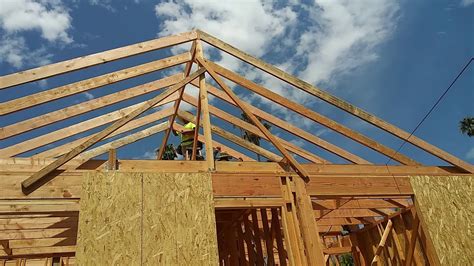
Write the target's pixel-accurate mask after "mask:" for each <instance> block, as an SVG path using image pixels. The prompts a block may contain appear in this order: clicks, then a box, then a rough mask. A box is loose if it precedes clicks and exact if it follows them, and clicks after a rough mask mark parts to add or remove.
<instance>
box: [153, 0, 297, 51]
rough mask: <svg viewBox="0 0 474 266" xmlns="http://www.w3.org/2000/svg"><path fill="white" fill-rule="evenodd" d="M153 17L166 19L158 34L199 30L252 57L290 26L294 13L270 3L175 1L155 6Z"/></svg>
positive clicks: (294, 18) (293, 20) (294, 16)
mask: <svg viewBox="0 0 474 266" xmlns="http://www.w3.org/2000/svg"><path fill="white" fill-rule="evenodd" d="M155 11H156V15H157V16H158V17H163V18H166V20H165V21H164V22H163V25H162V31H161V32H160V34H159V35H161V36H166V35H170V34H175V33H180V32H185V31H189V30H192V29H193V28H199V29H201V30H204V31H206V32H208V33H210V34H213V35H216V36H218V37H219V38H221V39H223V40H225V41H226V42H229V43H231V44H233V45H235V46H237V47H239V48H240V49H242V50H244V51H246V52H248V53H251V54H253V55H256V56H263V55H264V54H265V52H266V49H267V48H268V45H269V44H270V43H271V41H272V38H275V37H277V36H279V35H281V34H282V33H284V30H285V27H288V26H290V25H292V24H293V23H294V22H295V20H296V14H295V13H294V12H293V11H292V10H291V8H289V7H284V8H275V7H273V5H272V4H271V3H270V2H267V1H264V2H261V1H253V0H252V1H246V2H245V4H242V3H240V2H238V1H214V0H202V1H191V0H178V1H167V2H163V3H160V4H158V5H156V7H155Z"/></svg>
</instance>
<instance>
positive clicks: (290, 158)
mask: <svg viewBox="0 0 474 266" xmlns="http://www.w3.org/2000/svg"><path fill="white" fill-rule="evenodd" d="M196 59H197V60H198V62H199V63H201V65H202V66H203V67H204V68H206V70H207V72H208V73H209V75H211V77H212V78H213V79H214V80H215V81H216V83H217V84H219V86H220V87H221V88H222V89H223V90H224V91H225V92H226V93H227V94H228V95H229V96H230V98H232V100H233V101H234V102H235V103H236V104H237V105H238V106H239V108H240V109H242V111H243V112H244V113H245V114H246V115H247V117H248V118H249V119H250V121H252V123H253V124H254V125H255V126H257V127H258V128H259V129H260V131H262V133H263V134H264V135H265V136H266V137H267V138H268V140H270V142H271V143H272V144H273V145H274V146H275V147H276V148H277V149H278V150H279V151H280V152H281V154H282V155H283V156H284V157H285V159H286V161H287V162H288V164H289V165H290V166H291V167H292V168H293V169H294V170H295V172H296V173H297V174H298V175H299V176H300V177H301V178H302V179H303V180H305V182H309V175H308V174H307V173H306V171H305V170H304V169H303V168H302V167H301V165H300V164H299V163H298V162H297V161H296V160H295V158H293V156H292V155H291V154H289V153H288V152H287V151H286V149H285V147H283V145H282V144H281V143H280V142H279V141H278V140H277V139H276V138H275V137H274V136H273V135H272V133H270V131H268V129H267V128H266V127H265V126H264V125H262V123H261V122H260V120H258V118H257V117H256V116H255V115H254V114H253V113H252V112H251V111H250V110H249V109H248V108H247V106H246V105H245V104H243V102H242V101H241V100H240V99H239V97H237V95H235V93H234V92H233V91H232V90H231V89H230V88H229V87H228V86H227V85H226V84H225V83H224V81H222V80H221V78H220V77H219V76H218V75H217V74H216V72H214V69H213V68H212V66H211V65H209V64H208V63H207V62H206V61H205V60H204V59H203V58H199V57H197V58H196Z"/></svg>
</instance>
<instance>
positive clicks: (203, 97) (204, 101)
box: [196, 41, 216, 171]
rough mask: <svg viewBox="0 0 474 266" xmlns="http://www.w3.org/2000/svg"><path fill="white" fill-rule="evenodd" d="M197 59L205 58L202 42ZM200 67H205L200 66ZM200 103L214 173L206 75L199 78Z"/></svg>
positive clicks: (209, 158) (198, 47) (209, 162)
mask: <svg viewBox="0 0 474 266" xmlns="http://www.w3.org/2000/svg"><path fill="white" fill-rule="evenodd" d="M196 55H197V56H196V59H198V60H200V59H203V58H204V52H203V50H202V45H201V41H197V44H196ZM199 67H204V65H202V64H199ZM199 101H200V103H201V108H202V128H203V133H204V138H205V142H204V143H205V144H206V162H207V165H208V168H209V170H211V171H213V170H214V169H215V168H216V166H215V164H214V151H213V149H212V146H211V145H210V143H212V134H211V116H210V115H209V100H208V93H207V84H206V74H205V73H204V74H202V75H201V76H199Z"/></svg>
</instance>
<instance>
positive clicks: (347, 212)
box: [314, 208, 395, 220]
mask: <svg viewBox="0 0 474 266" xmlns="http://www.w3.org/2000/svg"><path fill="white" fill-rule="evenodd" d="M377 210H378V211H377ZM393 213H395V211H394V210H393V209H391V208H387V209H337V210H314V216H315V217H316V220H319V219H323V218H347V217H349V218H362V217H382V216H389V215H390V214H393Z"/></svg>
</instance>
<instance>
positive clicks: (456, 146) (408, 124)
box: [0, 0, 474, 164]
mask: <svg viewBox="0 0 474 266" xmlns="http://www.w3.org/2000/svg"><path fill="white" fill-rule="evenodd" d="M192 28H200V29H202V30H204V31H206V32H209V33H210V34H212V35H214V36H216V37H218V38H221V39H223V40H224V41H226V42H229V43H230V44H232V45H234V46H236V47H238V48H240V49H242V50H243V51H246V52H248V53H250V54H252V55H255V56H257V57H260V58H262V59H264V60H265V61H267V62H269V63H272V64H275V65H277V66H278V67H280V68H282V69H284V70H285V71H287V72H290V73H292V74H295V75H296V76H298V77H300V78H302V79H304V80H306V81H308V82H310V83H312V84H314V85H318V86H320V87H321V88H322V89H324V90H327V91H329V92H331V93H333V94H335V95H337V96H338V97H341V98H343V99H345V100H347V101H349V102H351V103H353V104H355V105H357V106H359V107H361V108H363V109H365V110H367V111H369V112H371V113H374V114H376V115H377V116H379V117H381V118H383V119H385V120H387V121H389V122H391V123H393V124H395V125H397V126H399V127H401V128H402V129H404V130H406V131H411V130H412V129H413V128H414V127H415V126H416V125H417V123H418V122H419V121H420V120H421V119H422V117H423V116H424V115H425V113H426V112H427V111H428V110H429V108H430V107H431V106H432V105H433V104H434V102H435V101H436V99H437V98H438V96H439V95H440V94H441V93H442V92H443V91H444V89H445V88H446V87H447V86H448V85H449V84H450V82H451V81H452V80H453V78H454V77H455V76H456V74H457V73H458V71H459V70H460V69H461V68H462V66H463V65H464V64H465V63H466V62H467V61H468V60H469V59H470V58H471V57H472V56H473V55H474V2H473V1H470V0H462V1H399V2H395V1H378V0H377V1H375V0H374V1H371V0H364V1H326V0H317V1H314V2H313V1H302V2H300V1H288V2H268V1H263V2H262V1H250V0H248V1H229V2H225V3H223V2H222V1H212V0H207V1H199V2H195V1H188V0H180V1H166V2H159V1H147V0H135V1H133V0H117V1H111V0H109V1H107V0H103V1H100V0H90V1H87V0H83V1H79V0H70V1H67V0H63V1H61V0H42V1H32V0H0V75H5V74H9V73H13V72H16V71H20V70H24V69H28V68H32V67H36V66H39V65H44V64H47V63H51V62H58V61H62V60H66V59H70V58H74V57H78V56H83V55H87V54H91V53H95V52H99V51H103V50H108V49H112V48H116V47H120V46H124V45H128V44H132V43H136V42H140V41H145V40H149V39H152V38H156V37H160V36H166V35H169V34H175V33H180V32H184V31H188V30H190V29H192ZM184 49H188V46H182V47H180V48H174V49H165V50H162V51H158V52H153V53H149V54H145V55H141V56H137V57H133V58H129V59H125V60H120V61H117V62H113V63H110V64H107V65H103V66H99V67H93V68H90V69H86V70H84V71H80V72H77V73H76V72H74V73H69V74H66V75H63V76H60V77H55V78H49V79H47V80H46V81H41V82H34V83H31V84H26V85H22V86H18V87H14V88H9V89H5V90H2V91H0V99H1V102H4V101H8V100H11V99H14V98H18V97H22V96H25V95H28V94H31V93H34V92H39V91H42V90H47V89H50V88H54V87H57V86H60V85H63V84H66V83H69V82H71V81H78V80H82V79H85V78H89V77H93V76H96V75H99V74H103V73H108V72H111V71H114V70H118V69H120V68H124V67H128V66H132V65H134V64H137V63H143V62H147V61H150V60H152V59H158V58H163V57H166V56H170V55H171V54H173V53H179V52H181V51H183V50H184ZM206 52H207V53H208V54H210V55H212V57H211V59H212V60H215V61H216V62H218V63H220V64H222V65H224V66H226V67H228V68H230V69H232V70H234V71H237V72H239V73H240V74H242V75H244V76H245V77H247V78H249V79H252V80H255V81H257V82H258V83H260V84H263V85H265V86H267V87H268V88H270V89H272V90H274V91H276V92H278V93H280V94H282V95H284V96H285V97H288V98H290V99H292V100H295V101H298V102H300V103H302V104H304V105H305V106H307V107H308V108H311V109H313V110H315V111H318V112H320V113H322V114H324V115H326V116H328V117H330V118H333V119H334V120H336V121H338V122H340V123H342V124H344V125H346V126H348V127H350V128H353V129H355V130H357V131H360V132H362V133H363V134H365V135H367V136H369V137H371V138H373V139H375V140H378V141H380V142H382V143H384V144H386V145H387V146H390V147H392V148H394V149H397V148H398V146H399V145H400V144H401V140H399V139H396V138H395V137H393V136H391V135H389V134H387V133H384V132H382V131H381V130H379V129H376V128H374V127H373V126H370V125H368V124H366V123H363V122H361V121H360V120H358V119H356V118H354V117H351V116H349V115H347V114H345V113H343V112H341V111H339V110H337V109H336V108H334V107H331V106H329V105H328V104H326V103H322V102H320V101H318V100H316V99H315V98H313V97H310V96H308V95H307V94H305V93H303V92H301V91H298V90H297V89H295V88H291V87H288V86H287V85H285V84H283V83H282V82H280V81H278V80H276V79H273V78H271V77H269V76H268V75H266V74H264V73H263V72H261V71H259V70H256V69H254V68H251V67H249V66H245V65H243V64H242V63H240V62H239V61H238V60H235V59H233V58H232V57H230V56H228V55H224V54H219V53H216V52H215V51H213V50H211V49H210V48H206ZM178 70H179V69H173V70H169V71H163V72H160V73H153V74H150V75H145V76H143V77H140V78H135V79H131V80H127V81H124V82H120V83H117V84H114V85H111V86H105V87H102V88H99V89H95V90H92V91H90V92H89V93H87V94H86V93H82V94H78V95H75V96H72V97H67V98H64V99H61V100H57V101H54V102H51V103H48V104H43V105H40V106H37V107H34V108H31V110H25V111H20V112H18V113H15V114H11V115H7V116H3V117H1V119H0V126H1V127H4V126H6V125H10V124H14V123H16V122H18V121H21V120H24V119H27V118H30V117H34V116H36V115H39V114H43V113H47V112H51V111H54V110H57V109H60V108H63V107H66V106H68V105H71V104H76V103H80V102H83V101H87V100H89V99H92V98H97V97H100V96H103V95H106V94H110V93H112V92H116V91H120V90H122V89H125V88H128V87H131V86H135V85H138V84H141V83H143V82H148V81H152V80H155V79H158V78H161V77H164V76H165V75H166V74H169V73H174V72H176V71H178ZM229 85H233V84H231V83H229ZM473 87H474V66H471V67H470V68H469V69H468V70H467V71H466V72H465V73H464V75H463V76H462V77H461V78H460V79H459V80H458V82H457V83H456V84H455V86H454V87H453V88H452V89H451V91H450V92H449V93H448V94H447V95H446V96H445V98H444V99H443V101H442V102H441V103H440V105H439V106H438V108H437V109H436V110H435V111H434V112H433V113H432V114H431V116H430V117H429V118H428V120H426V121H425V123H424V124H423V125H422V126H421V128H420V129H419V130H418V131H417V132H416V133H415V135H416V136H419V137H421V138H422V139H424V140H426V141H428V142H430V143H432V144H434V145H437V146H439V147H440V148H442V149H444V150H446V151H448V152H450V153H452V154H454V155H456V156H458V157H460V158H462V159H464V160H466V161H469V162H471V163H474V139H472V138H468V137H467V136H465V135H461V134H460V132H459V130H458V122H459V120H460V119H462V118H463V117H464V116H467V115H471V116H472V115H474V104H473V102H474V88H473ZM233 89H234V90H235V91H236V92H237V93H239V95H240V96H241V97H243V98H244V99H246V100H247V101H249V102H250V103H252V104H253V105H255V106H258V107H260V108H262V109H264V110H266V111H268V112H272V113H273V114H275V115H276V116H278V117H280V118H282V119H286V120H288V121H292V122H293V123H294V124H295V125H298V126H299V127H301V128H303V129H305V130H307V131H309V132H311V133H313V134H316V135H319V136H320V137H321V138H323V139H325V140H328V141H330V142H332V143H334V144H336V145H338V146H341V147H343V148H346V149H347V150H349V151H351V152H353V153H356V154H358V155H360V156H361V157H363V158H365V159H367V160H369V161H373V162H375V163H382V164H383V163H385V162H386V161H387V158H386V157H384V156H380V155H378V154H377V153H375V152H373V151H371V150H370V149H368V148H365V147H363V146H361V145H359V144H357V143H355V142H353V141H351V140H348V139H347V138H345V137H342V136H341V135H339V134H337V133H334V132H332V131H330V130H325V129H324V128H322V127H321V126H319V125H317V124H315V123H312V122H309V121H308V120H305V119H303V118H302V117H300V116H299V115H297V114H294V113H292V112H290V111H288V110H286V109H282V108H280V107H278V105H275V104H270V103H269V102H268V101H264V100H262V99H261V98H259V97H256V96H255V95H252V94H249V93H248V92H246V91H245V90H243V89H242V88H239V87H238V86H233ZM188 90H189V93H194V94H195V93H196V91H195V90H193V89H191V88H190V89H187V91H188ZM151 95H155V94H150V95H148V96H146V97H138V98H136V99H133V100H130V101H126V102H123V103H120V104H115V105H112V106H109V107H106V108H102V109H100V110H96V111H93V112H89V113H87V114H84V115H81V116H78V117H73V118H70V119H67V120H65V121H63V122H60V123H56V124H52V125H49V126H46V127H43V128H39V129H36V130H33V131H31V132H28V133H25V134H21V135H18V136H15V137H11V138H9V139H6V140H1V141H0V148H4V147H7V146H10V145H14V144H15V143H19V142H21V141H23V140H26V139H29V138H31V137H36V136H40V135H42V134H44V133H46V132H50V131H52V130H56V129H60V128H63V127H65V126H69V125H73V124H75V123H77V122H79V121H83V120H84V119H88V118H92V117H95V116H97V115H100V114H104V113H106V112H110V111H113V110H117V109H120V108H123V107H125V106H128V105H131V104H133V103H137V102H139V101H142V100H144V99H147V98H149V97H150V96H151ZM211 104H213V105H215V106H217V107H221V108H223V109H224V110H226V111H227V112H230V113H233V114H235V115H239V110H236V109H235V108H231V107H229V106H228V105H226V104H223V103H222V102H220V101H219V100H213V101H212V102H211ZM185 107H186V106H185ZM190 110H191V111H193V110H192V109H190ZM213 122H214V123H216V124H218V125H219V126H221V127H223V128H225V129H228V130H229V131H232V132H234V133H238V131H237V130H236V129H234V128H233V127H232V126H230V125H228V124H226V123H225V122H223V121H220V120H217V119H215V118H213ZM100 129H103V127H99V128H96V129H95V130H92V131H88V132H85V133H82V134H79V135H77V136H72V137H71V138H68V139H65V140H62V141H59V142H57V143H54V144H51V145H48V146H45V147H42V148H39V149H37V150H34V151H31V152H27V153H25V154H22V155H21V156H31V155H32V154H35V153H37V152H41V151H44V150H47V149H49V148H52V147H53V146H55V145H59V144H62V143H65V142H68V141H70V140H73V139H76V138H79V137H84V136H86V135H88V134H90V133H92V132H97V131H99V130H100ZM272 132H273V133H274V134H276V135H278V136H280V137H282V138H284V139H287V140H291V141H293V142H294V143H295V144H297V145H300V146H302V147H304V148H305V149H307V150H310V151H313V152H315V153H316V154H319V155H321V156H323V157H324V158H327V159H329V160H331V161H333V162H335V163H344V162H345V161H344V160H342V159H340V158H337V157H336V156H333V155H331V154H328V153H326V152H324V151H321V150H320V149H318V148H317V147H315V146H313V145H312V144H309V143H307V142H305V141H302V140H296V139H295V138H294V137H292V136H291V135H289V134H287V133H285V132H283V131H281V130H279V129H278V128H276V127H274V128H272ZM122 136H123V135H122ZM161 139H162V135H160V134H158V135H155V136H152V137H149V138H147V139H144V140H141V141H139V142H136V143H134V144H131V145H129V146H127V147H125V148H122V149H120V150H119V158H150V156H151V154H153V149H154V148H155V147H156V146H157V145H158V144H159V142H160V141H161ZM216 139H217V140H218V141H221V142H223V143H225V144H227V145H229V146H231V147H234V148H236V149H238V150H240V151H244V150H243V149H241V148H238V147H236V146H235V145H232V144H231V143H228V142H226V141H224V140H222V139H220V138H218V137H216ZM172 142H174V143H177V142H178V140H177V139H176V138H173V139H172ZM264 147H266V148H268V149H270V150H274V148H273V147H271V145H268V144H267V143H265V144H264ZM401 152H402V153H403V154H406V155H409V156H410V157H412V158H414V159H416V160H419V161H420V162H423V163H427V164H444V162H441V161H439V160H438V159H436V158H433V157H432V156H429V155H428V154H427V153H425V152H422V151H420V150H419V149H416V148H414V147H412V146H410V145H406V146H405V147H404V148H403V149H402V151H401ZM248 154H250V153H248Z"/></svg>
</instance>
